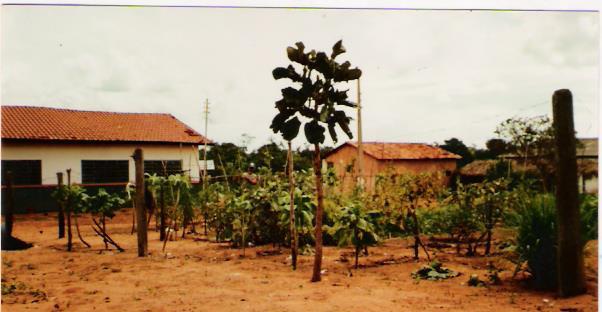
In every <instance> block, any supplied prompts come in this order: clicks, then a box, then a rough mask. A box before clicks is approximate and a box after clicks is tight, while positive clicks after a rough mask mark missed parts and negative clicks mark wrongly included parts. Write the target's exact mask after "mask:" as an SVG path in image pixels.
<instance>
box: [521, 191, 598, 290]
mask: <svg viewBox="0 0 602 312" xmlns="http://www.w3.org/2000/svg"><path fill="white" fill-rule="evenodd" d="M579 208H580V212H581V215H580V217H581V232H582V244H583V246H585V243H587V241H588V240H591V239H596V238H597V236H598V199H597V197H595V196H589V195H586V196H583V197H582V198H581V201H580V207H579ZM556 234H557V225H556V202H555V198H554V196H553V195H551V194H546V195H538V196H535V197H533V198H532V199H531V200H530V204H529V205H527V207H525V209H523V210H522V213H521V217H520V220H519V225H518V237H517V247H516V251H517V253H518V255H519V263H518V264H519V266H520V265H521V264H522V263H524V262H526V263H527V271H528V272H530V273H531V274H532V275H533V283H534V286H535V288H537V289H554V288H556V284H557V283H556V282H557V281H556V275H557V274H556V271H557V262H556V261H557V259H556V253H557V235H556Z"/></svg>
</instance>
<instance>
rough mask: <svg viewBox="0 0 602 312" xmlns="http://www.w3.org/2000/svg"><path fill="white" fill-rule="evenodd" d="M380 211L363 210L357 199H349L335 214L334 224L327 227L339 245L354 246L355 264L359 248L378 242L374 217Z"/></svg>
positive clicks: (375, 217) (377, 216)
mask: <svg viewBox="0 0 602 312" xmlns="http://www.w3.org/2000/svg"><path fill="white" fill-rule="evenodd" d="M379 217H380V213H378V212H375V211H372V212H367V211H364V209H363V206H362V204H361V203H360V202H358V201H350V202H349V203H348V204H347V205H346V206H344V207H342V208H341V209H340V211H339V213H338V214H337V215H336V219H335V221H334V225H333V226H331V227H327V232H329V233H330V234H331V235H332V236H333V237H334V239H335V240H336V241H337V243H338V245H339V246H346V245H349V244H351V245H353V246H354V247H355V257H356V258H355V259H356V262H355V266H356V268H357V257H358V254H359V252H360V250H362V249H365V248H367V247H368V246H373V245H375V244H376V243H377V242H378V235H377V225H376V224H377V223H376V219H377V218H379Z"/></svg>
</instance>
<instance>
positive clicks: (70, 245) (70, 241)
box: [65, 169, 73, 251]
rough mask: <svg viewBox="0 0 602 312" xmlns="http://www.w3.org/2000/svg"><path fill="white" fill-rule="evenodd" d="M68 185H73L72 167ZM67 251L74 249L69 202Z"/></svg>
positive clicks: (69, 172) (68, 175)
mask: <svg viewBox="0 0 602 312" xmlns="http://www.w3.org/2000/svg"><path fill="white" fill-rule="evenodd" d="M67 187H71V169H67ZM65 208H66V210H67V251H71V250H73V232H72V231H71V205H70V203H69V202H68V203H67V207H65Z"/></svg>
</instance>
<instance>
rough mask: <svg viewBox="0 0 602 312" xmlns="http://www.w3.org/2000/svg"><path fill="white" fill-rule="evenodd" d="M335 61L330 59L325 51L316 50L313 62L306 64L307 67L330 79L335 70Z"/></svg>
mask: <svg viewBox="0 0 602 312" xmlns="http://www.w3.org/2000/svg"><path fill="white" fill-rule="evenodd" d="M335 64H336V63H335V62H334V61H332V60H330V59H329V58H328V56H327V55H326V53H324V52H318V53H317V54H316V59H315V61H313V62H310V63H309V64H308V67H309V68H311V69H314V70H317V71H318V72H320V73H321V74H322V75H324V78H326V79H332V77H333V75H334V72H335Z"/></svg>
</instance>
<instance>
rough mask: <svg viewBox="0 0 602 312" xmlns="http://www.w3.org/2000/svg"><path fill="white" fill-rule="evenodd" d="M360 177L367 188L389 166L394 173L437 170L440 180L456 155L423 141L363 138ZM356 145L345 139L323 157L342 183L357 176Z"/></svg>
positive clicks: (453, 166) (448, 173)
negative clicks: (391, 140)
mask: <svg viewBox="0 0 602 312" xmlns="http://www.w3.org/2000/svg"><path fill="white" fill-rule="evenodd" d="M362 149H363V154H364V157H363V158H362V161H363V180H364V183H365V185H366V188H367V189H371V188H372V187H373V186H374V182H375V177H376V175H378V174H379V173H383V172H385V171H387V170H393V172H394V173H395V174H421V173H440V174H441V176H442V177H444V183H448V182H449V177H450V176H451V175H452V173H453V172H454V171H455V170H456V162H457V160H458V159H461V157H460V156H458V155H456V154H453V153H450V152H448V151H446V150H444V149H441V148H439V147H435V146H432V145H428V144H423V143H391V142H363V144H362ZM358 156H359V155H358V145H357V143H356V142H346V143H343V144H341V145H339V146H338V147H336V148H335V149H333V150H332V151H330V152H329V153H327V154H326V155H325V157H324V159H325V161H326V164H327V166H328V167H332V168H334V170H335V173H336V175H337V176H338V177H339V179H340V180H342V182H343V183H345V184H348V185H352V184H353V183H354V182H353V181H354V180H355V179H356V178H357V175H358V173H357V169H358V168H357V158H358Z"/></svg>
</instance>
